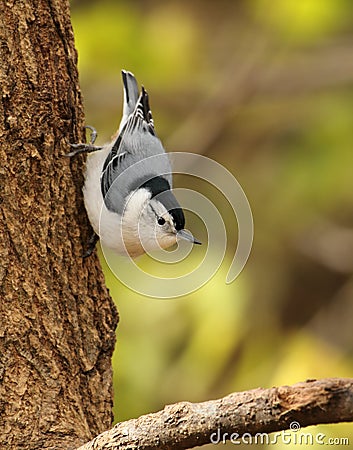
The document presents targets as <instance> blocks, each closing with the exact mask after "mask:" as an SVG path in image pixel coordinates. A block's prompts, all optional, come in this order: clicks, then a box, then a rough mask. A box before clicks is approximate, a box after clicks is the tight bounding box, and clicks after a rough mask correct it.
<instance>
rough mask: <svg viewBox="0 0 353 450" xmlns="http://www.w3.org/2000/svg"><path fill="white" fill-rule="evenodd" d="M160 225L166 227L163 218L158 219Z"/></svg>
mask: <svg viewBox="0 0 353 450" xmlns="http://www.w3.org/2000/svg"><path fill="white" fill-rule="evenodd" d="M157 222H158V225H164V224H165V219H163V217H158V220H157Z"/></svg>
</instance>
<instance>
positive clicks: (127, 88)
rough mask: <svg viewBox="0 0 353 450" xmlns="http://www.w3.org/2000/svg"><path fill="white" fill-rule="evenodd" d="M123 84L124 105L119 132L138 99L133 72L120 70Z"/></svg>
mask: <svg viewBox="0 0 353 450" xmlns="http://www.w3.org/2000/svg"><path fill="white" fill-rule="evenodd" d="M121 73H122V77H123V84H124V107H123V117H122V119H121V122H120V125H119V133H120V132H121V130H122V129H123V128H124V126H125V124H126V122H127V120H128V118H129V116H130V114H132V113H133V112H134V110H135V107H136V103H137V101H138V99H139V91H138V86H137V81H136V78H135V77H134V75H133V73H131V72H128V71H127V70H122V71H121Z"/></svg>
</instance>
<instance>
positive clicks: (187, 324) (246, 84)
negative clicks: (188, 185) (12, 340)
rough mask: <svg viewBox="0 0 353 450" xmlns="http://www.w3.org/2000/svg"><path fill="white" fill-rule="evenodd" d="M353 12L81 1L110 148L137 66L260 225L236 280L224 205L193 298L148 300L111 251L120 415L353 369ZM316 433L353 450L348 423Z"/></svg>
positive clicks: (168, 121) (302, 4)
mask: <svg viewBox="0 0 353 450" xmlns="http://www.w3.org/2000/svg"><path fill="white" fill-rule="evenodd" d="M352 12H353V4H352V2H351V1H350V0H272V1H271V2H269V1H265V0H239V1H235V0H234V1H226V0H221V1H218V2H214V1H211V0H208V1H200V0H199V1H193V2H187V1H185V0H183V1H181V0H179V1H168V2H163V1H161V0H150V1H142V0H140V1H138V0H134V1H127V0H126V1H113V0H110V1H108V0H104V1H98V0H90V1H87V0H86V1H83V0H82V1H79V0H75V1H72V20H73V26H74V31H75V39H76V46H77V49H78V53H79V70H80V80H81V88H82V93H83V97H84V103H85V112H86V123H87V124H90V125H94V126H95V127H96V128H97V130H98V131H99V139H98V142H99V143H103V142H105V141H107V140H109V139H110V136H111V135H112V134H113V133H114V132H115V130H116V128H117V125H118V123H119V121H120V115H121V102H122V87H121V77H120V70H121V69H122V68H125V69H128V70H131V71H132V72H133V73H134V74H135V75H136V77H137V79H138V81H139V83H142V84H144V85H145V86H146V88H147V89H148V92H149V94H150V100H151V106H152V111H153V113H154V119H155V124H156V130H157V133H158V135H159V136H160V137H161V139H162V141H163V143H164V145H165V147H166V148H167V150H169V151H189V152H195V153H200V154H203V155H206V156H208V157H210V158H213V159H214V160H216V161H218V162H219V163H221V164H223V165H224V166H225V167H226V168H227V169H228V170H230V171H231V172H232V173H233V174H234V176H235V177H236V178H237V180H238V181H239V182H240V183H241V185H242V187H243V189H244V191H245V193H246V195H247V197H248V199H249V202H250V205H251V208H252V212H253V216H254V224H255V237H254V243H253V249H252V253H251V256H250V259H249V261H248V263H247V265H246V266H245V269H244V271H243V272H242V274H241V275H240V276H239V278H237V279H236V280H235V282H233V283H232V284H230V285H226V284H225V275H226V272H227V269H228V268H229V264H230V260H231V258H232V256H233V252H234V249H235V246H236V239H237V237H236V232H234V231H233V234H232V227H235V225H234V223H235V222H234V217H232V215H231V213H230V210H229V208H228V209H227V207H226V206H225V205H220V210H221V211H222V215H223V217H224V221H225V223H226V224H228V225H227V230H228V238H229V239H230V242H229V248H228V253H227V257H226V260H225V262H224V264H223V265H222V267H221V269H220V271H219V272H218V273H217V275H216V276H215V277H214V278H213V279H212V280H211V281H210V282H209V283H208V284H207V285H206V286H204V287H203V288H201V289H199V290H198V291H197V292H195V293H193V294H191V295H189V296H187V297H185V298H179V299H174V300H157V299H151V298H146V297H143V296H141V295H138V294H136V293H134V292H132V291H130V290H128V289H127V288H125V287H124V286H123V285H122V284H121V283H119V281H117V279H116V278H115V277H114V275H113V274H112V273H111V272H110V270H109V268H108V267H107V264H105V262H104V258H102V259H101V260H102V265H103V267H104V270H105V275H106V282H107V284H108V286H109V289H110V292H111V295H112V296H113V298H114V300H115V302H116V304H117V306H118V310H119V313H120V323H119V326H118V330H117V345H116V351H115V354H114V357H113V363H114V387H115V418H116V420H117V421H121V420H125V419H128V418H132V417H137V416H139V415H141V414H144V413H148V412H151V411H155V410H158V409H161V408H163V407H164V405H165V404H167V403H173V402H177V401H180V400H190V401H195V402H198V401H204V400H208V399H211V398H216V397H220V396H223V395H226V394H228V393H229V392H231V391H240V390H246V389H252V388H256V387H258V386H262V387H271V386H274V385H281V384H292V383H295V382H299V381H304V380H305V379H307V378H319V377H351V376H353V279H352V268H353V171H352V163H353V154H352V137H353V114H352V103H353V57H352V55H353V22H352ZM194 188H195V189H197V185H195V186H194ZM202 189H203V190H202V193H203V194H205V195H207V194H208V193H207V187H205V188H202ZM210 195H211V194H210ZM187 219H188V228H189V229H191V230H192V231H193V233H194V234H195V235H197V236H198V237H200V238H201V240H205V234H204V231H201V236H200V233H198V230H197V227H198V225H197V224H198V222H197V221H196V219H194V218H193V217H192V216H188V218H187ZM232 221H233V222H232ZM229 223H230V224H231V225H229ZM229 231H230V232H229ZM232 239H233V240H232ZM192 255H193V254H192ZM192 255H191V256H190V261H191V260H192V259H193V256H192ZM185 263H186V264H187V260H186V262H185ZM161 275H163V274H161ZM234 431H236V430H234ZM304 431H305V432H308V431H311V432H312V433H314V435H315V434H316V433H319V432H321V433H325V434H326V435H327V437H348V438H349V439H350V445H353V427H352V425H351V424H341V425H330V426H318V427H312V428H310V429H305V430H304ZM228 446H229V448H232V447H233V446H232V445H231V444H228ZM282 446H283V448H286V449H288V448H297V447H298V445H294V444H293V446H290V445H282ZM282 446H281V444H277V445H276V448H282ZM246 447H247V448H251V446H249V445H246ZM259 447H260V446H259V445H257V446H256V448H259ZM317 447H318V448H319V446H317ZM311 448H316V447H315V446H311ZM335 448H347V446H343V445H335Z"/></svg>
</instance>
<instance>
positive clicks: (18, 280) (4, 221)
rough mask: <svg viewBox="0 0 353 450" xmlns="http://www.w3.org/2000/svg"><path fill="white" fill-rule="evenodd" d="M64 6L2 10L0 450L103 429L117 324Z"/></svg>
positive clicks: (23, 3) (74, 442)
mask: <svg viewBox="0 0 353 450" xmlns="http://www.w3.org/2000/svg"><path fill="white" fill-rule="evenodd" d="M76 62H77V54H76V50H75V47H74V39H73V32H72V27H71V23H70V12H69V4H68V1H67V0H8V1H5V0H3V1H1V2H0V86H1V99H0V118H1V120H0V155H1V156H0V158H1V169H0V185H1V199H0V222H1V223H0V227H1V228H0V230H1V238H0V252H1V253H0V258H1V268H0V294H1V302H0V448H1V449H9V448H11V449H12V450H15V449H21V450H25V449H39V448H40V449H49V448H50V449H64V448H65V449H67V448H74V447H75V446H78V445H81V444H82V443H84V442H87V440H89V439H92V437H93V436H95V435H96V434H98V433H100V432H102V431H103V430H105V429H107V428H108V427H109V426H111V422H112V412H111V407H112V370H111V354H112V351H113V346H114V342H115V331H114V330H115V327H116V323H117V314H116V310H115V308H114V305H113V303H112V301H111V299H110V297H109V295H108V292H107V289H106V288H105V285H104V279H103V276H102V272H101V268H100V265H99V261H98V259H97V257H96V256H95V255H93V256H92V257H91V258H89V259H88V260H83V259H82V257H81V255H82V253H83V247H84V245H85V243H86V242H87V238H88V234H89V225H88V222H87V218H86V214H85V211H84V207H83V201H82V194H81V187H82V182H83V178H82V172H83V169H84V159H83V158H82V156H79V157H77V159H75V160H74V161H70V160H69V159H68V158H65V157H64V155H65V153H68V152H69V151H70V150H69V147H68V142H78V141H82V139H83V112H82V104H81V95H80V90H79V85H78V73H77V67H76Z"/></svg>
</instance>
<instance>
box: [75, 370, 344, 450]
mask: <svg viewBox="0 0 353 450" xmlns="http://www.w3.org/2000/svg"><path fill="white" fill-rule="evenodd" d="M294 421H295V422H298V424H300V426H301V427H306V426H309V425H317V424H319V423H337V422H351V421H353V378H326V379H322V380H317V381H316V380H308V381H306V382H303V383H297V384H295V385H293V386H280V387H274V388H271V389H262V388H258V389H253V390H251V391H245V392H238V393H233V394H230V395H228V396H226V397H224V398H221V399H218V400H211V401H207V402H203V403H189V402H181V403H176V404H174V405H168V406H166V407H165V408H164V409H163V410H162V411H159V412H156V413H153V414H147V415H144V416H141V417H139V418H138V419H132V420H128V421H126V422H121V423H118V424H117V425H115V426H114V427H113V428H112V429H111V430H108V431H106V432H104V433H102V434H100V435H99V436H97V437H96V438H95V439H93V440H92V441H91V442H89V443H87V444H85V445H83V446H81V447H80V448H79V449H78V450H92V449H94V450H101V449H107V448H109V449H115V448H116V449H117V448H119V450H123V449H128V448H129V449H137V448H138V449H139V450H152V449H154V450H156V449H164V450H165V449H168V450H174V449H175V450H176V449H186V448H191V447H195V446H199V445H204V444H209V443H211V442H212V440H213V442H214V441H215V440H216V439H217V436H221V439H223V436H224V437H225V439H227V438H228V439H229V438H230V435H231V434H232V433H237V434H238V435H239V436H241V435H243V434H244V433H248V434H250V435H255V434H256V433H271V432H273V431H280V430H286V429H288V428H289V427H290V424H291V423H293V422H294ZM226 433H228V434H226ZM212 435H213V439H212V438H211V436H212Z"/></svg>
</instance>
